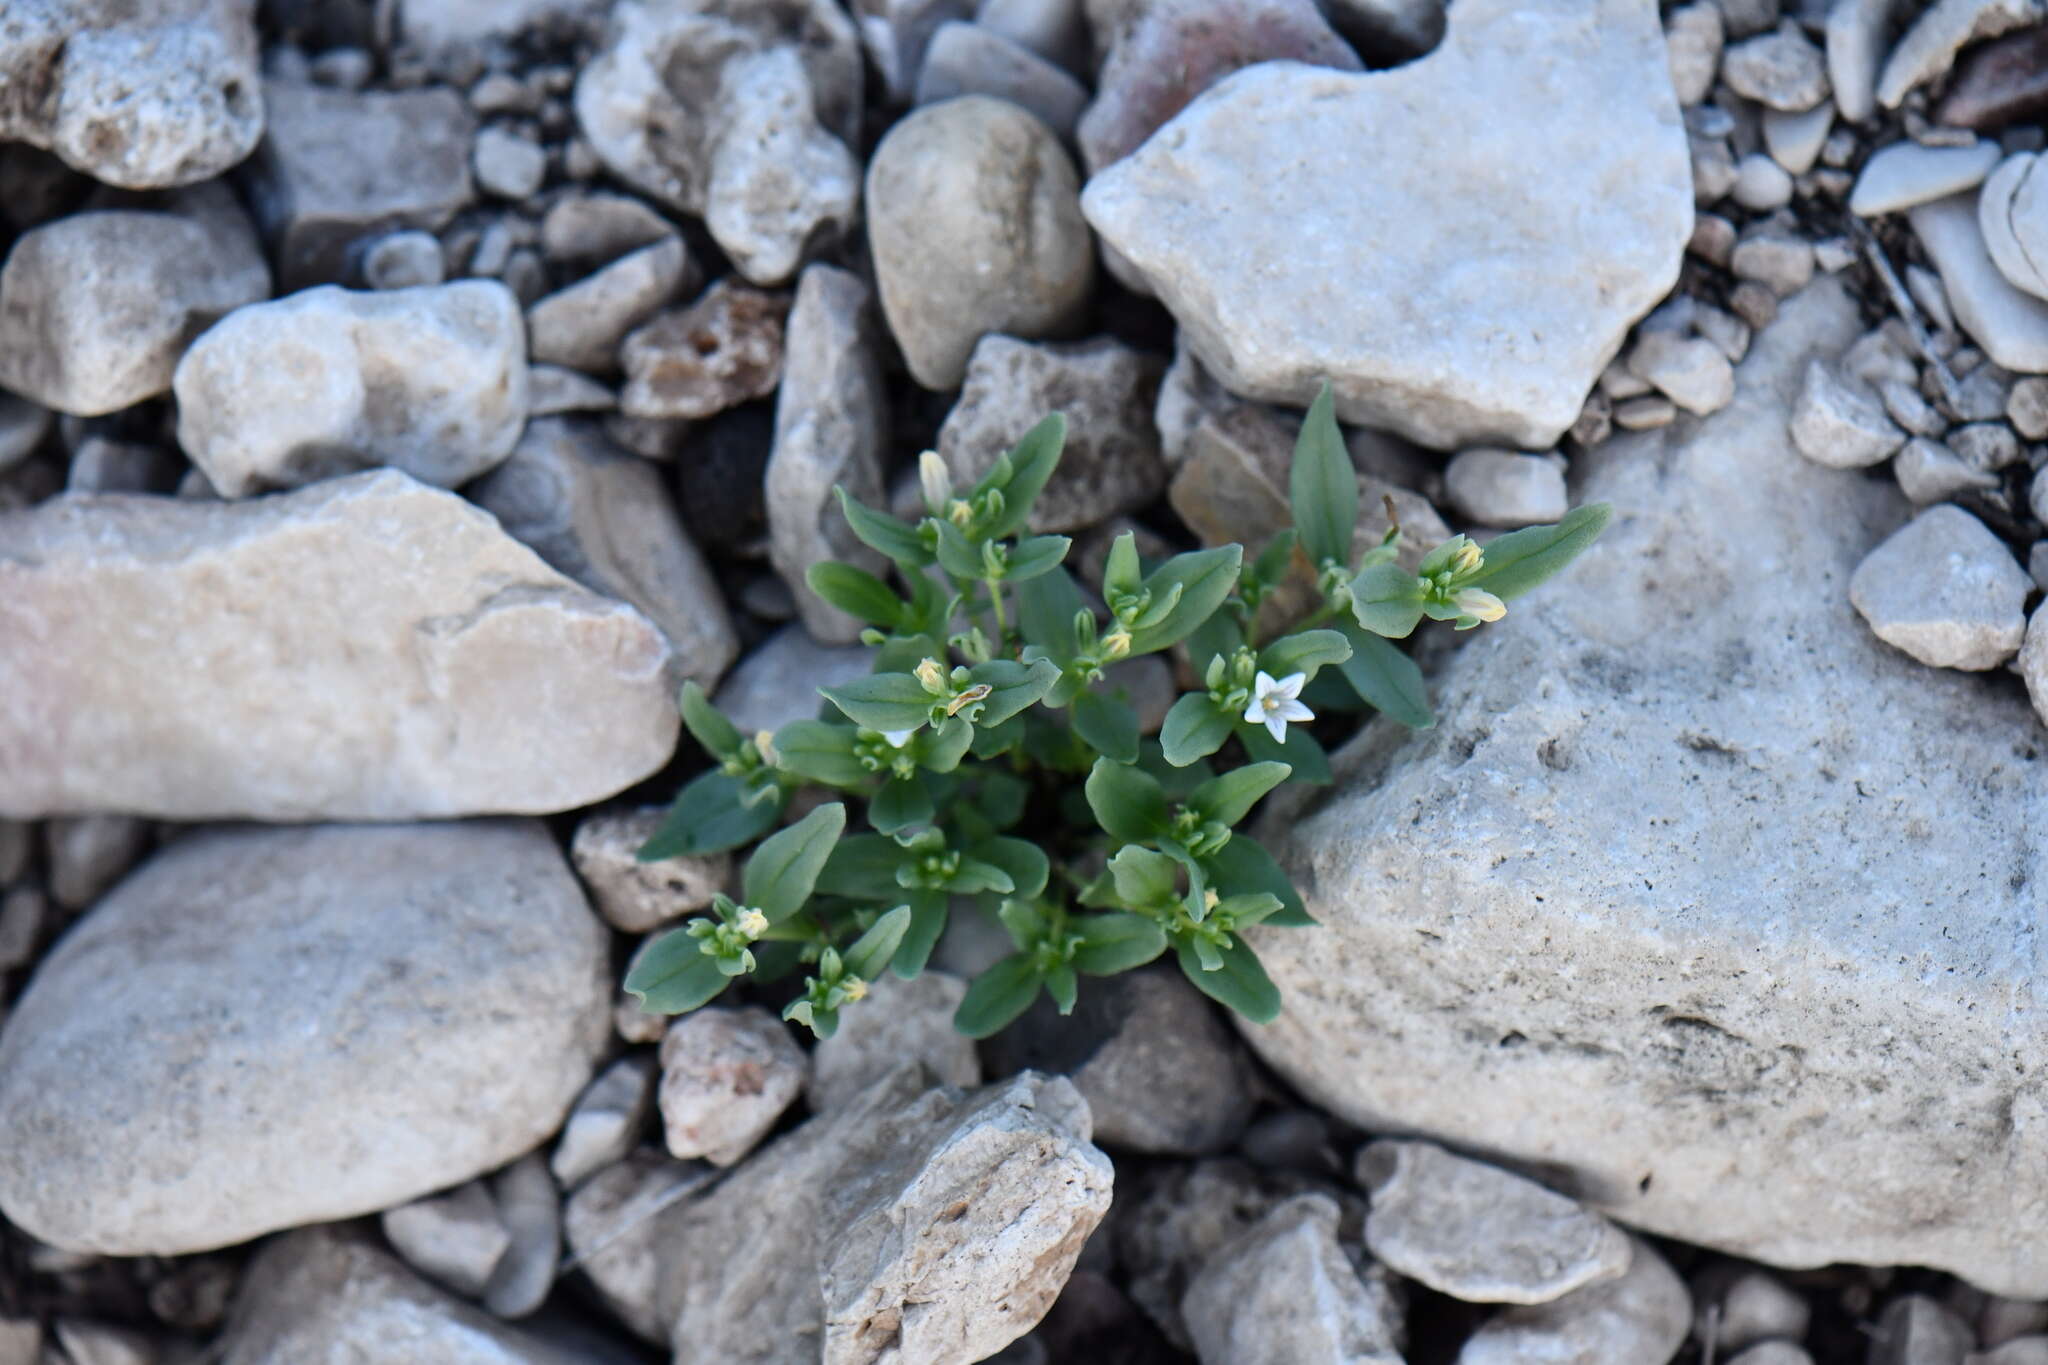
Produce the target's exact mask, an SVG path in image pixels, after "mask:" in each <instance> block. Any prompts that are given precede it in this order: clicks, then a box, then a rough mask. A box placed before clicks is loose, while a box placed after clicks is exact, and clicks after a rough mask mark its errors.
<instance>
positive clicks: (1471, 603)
mask: <svg viewBox="0 0 2048 1365" xmlns="http://www.w3.org/2000/svg"><path fill="white" fill-rule="evenodd" d="M1451 605H1452V606H1454V607H1456V608H1457V609H1458V610H1459V611H1462V612H1464V613H1465V614H1466V615H1467V616H1475V617H1477V618H1478V619H1480V620H1481V621H1498V620H1500V618H1501V617H1503V616H1506V615H1507V614H1508V604H1507V603H1505V602H1503V601H1501V600H1500V599H1499V598H1498V597H1495V596H1494V595H1493V594H1492V593H1490V592H1488V591H1486V590H1485V589H1484V588H1463V589H1460V590H1459V591H1458V592H1457V593H1456V594H1455V595H1453V596H1452V598H1451Z"/></svg>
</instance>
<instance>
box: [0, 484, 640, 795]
mask: <svg viewBox="0 0 2048 1365" xmlns="http://www.w3.org/2000/svg"><path fill="white" fill-rule="evenodd" d="M0 638H4V639H7V640H9V641H12V642H26V643H25V644H20V645H17V646H16V647H12V648H9V649H6V650H0V815H6V816H11V817H14V818H39V817H41V816H45V815H53V814H72V813H85V812H92V811H125V812H129V813H133V814H145V815H155V816H159V817H163V818H167V819H181V820H193V819H208V818H237V817H239V818H254V819H264V820H309V819H355V820H395V819H408V818H414V817H418V816H453V815H465V814H479V813H487V812H523V813H524V812H545V811H557V810H568V809H573V808H575V807H578V806H583V805H588V804H590V803H591V802H594V801H600V800H603V799H604V798H605V797H607V796H610V795H612V794H613V793H615V792H617V791H619V790H621V789H622V788H624V787H626V786H629V785H630V784H632V783H634V782H636V781H638V780H640V779H641V778H643V777H645V776H647V775H648V774H650V773H652V772H653V771H655V770H656V769H658V768H659V767H661V765H662V764H663V763H665V762H666V761H667V760H668V756H669V754H670V753H671V752H672V751H673V749H674V746H675V738H676V733H677V729H678V721H677V718H676V715H675V709H674V703H673V701H672V698H671V696H670V693H669V688H668V684H667V666H668V660H669V650H668V646H667V643H666V642H665V641H664V640H663V639H662V638H661V634H660V632H659V631H657V630H656V629H655V628H654V627H653V625H652V624H650V623H649V622H648V620H647V619H646V618H645V617H643V616H642V615H641V614H640V613H639V612H637V611H635V610H634V609H633V608H631V607H628V606H626V605H624V604H623V603H619V602H613V601H610V600H608V599H605V598H601V597H598V596H597V595H595V594H594V593H591V592H590V591H589V590H587V589H585V588H583V587H580V586H578V585H577V584H575V583H572V582H570V581H569V580H568V579H566V578H563V577H562V576H561V575H560V574H558V573H556V572H555V571H554V570H552V569H550V568H548V567H547V565H546V564H544V563H543V562H542V561H541V560H540V558H539V557H538V556H537V555H535V554H534V553H533V552H532V551H531V550H528V549H527V548H526V547H525V546H523V545H520V544H519V543H518V542H517V541H514V540H513V539H511V538H510V537H509V536H507V535H505V534H504V533H503V532H502V531H501V530H499V528H498V526H497V524H496V523H495V522H494V521H492V520H491V518H490V517H489V516H488V515H487V514H485V513H483V512H480V511H478V510H477V509H475V508H474V507H472V506H470V505H469V504H468V503H466V502H464V501H462V500H461V499H460V498H457V497H456V496H454V495H453V494H451V493H445V492H442V491H440V490H438V489H430V488H427V487H425V486H423V485H421V484H419V483H418V482H416V481H415V480H413V479H411V478H409V477H407V476H406V475H404V474H400V473H397V472H395V471H376V472H370V473H364V474H359V475H354V476H351V477H348V478H342V479H334V480H330V481H328V482H325V483H321V484H316V485H314V486H313V487H311V488H307V489H303V490H301V491H299V492H297V493H292V494H288V495H285V496H281V497H274V498H264V499H261V500H258V501H254V502H244V503H205V502H188V501H183V500H174V499H169V498H155V497H142V496H131V495H120V494H110V495H87V496H80V495H67V496H64V497H61V498H57V499H54V500H52V501H50V502H47V503H44V504H41V505H39V506H37V507H35V508H32V509H29V510H27V511H23V512H14V513H4V514H0Z"/></svg>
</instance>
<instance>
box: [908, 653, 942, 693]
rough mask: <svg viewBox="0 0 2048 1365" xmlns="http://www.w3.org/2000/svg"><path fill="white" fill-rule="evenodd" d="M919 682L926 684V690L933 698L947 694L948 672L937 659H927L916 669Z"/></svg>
mask: <svg viewBox="0 0 2048 1365" xmlns="http://www.w3.org/2000/svg"><path fill="white" fill-rule="evenodd" d="M915 671H916V673H917V680H918V681H919V682H921V683H923V684H924V690H925V691H927V692H929V693H931V694H932V695H933V696H944V695H945V693H946V690H947V688H946V670H945V669H944V668H943V667H942V666H941V665H940V664H939V661H938V660H937V659H926V660H925V661H924V662H923V663H921V664H919V665H918V666H917V668H916V670H915Z"/></svg>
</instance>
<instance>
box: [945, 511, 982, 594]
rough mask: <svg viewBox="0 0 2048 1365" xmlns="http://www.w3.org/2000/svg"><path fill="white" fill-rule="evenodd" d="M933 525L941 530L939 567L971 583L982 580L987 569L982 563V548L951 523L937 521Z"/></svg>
mask: <svg viewBox="0 0 2048 1365" xmlns="http://www.w3.org/2000/svg"><path fill="white" fill-rule="evenodd" d="M933 525H935V526H937V527H938V528H939V567H940V568H942V569H944V570H945V571H946V572H947V573H949V574H951V575H953V577H955V578H961V579H966V580H967V581H969V582H972V581H974V580H975V579H978V578H980V577H981V576H982V573H983V571H984V570H985V569H986V567H987V566H986V565H984V564H983V563H982V562H981V546H980V545H978V544H976V543H975V542H973V541H971V540H969V539H968V538H967V535H966V533H965V532H964V531H962V530H961V529H960V528H959V527H957V526H955V525H954V524H953V523H952V522H950V521H936V522H934V523H933Z"/></svg>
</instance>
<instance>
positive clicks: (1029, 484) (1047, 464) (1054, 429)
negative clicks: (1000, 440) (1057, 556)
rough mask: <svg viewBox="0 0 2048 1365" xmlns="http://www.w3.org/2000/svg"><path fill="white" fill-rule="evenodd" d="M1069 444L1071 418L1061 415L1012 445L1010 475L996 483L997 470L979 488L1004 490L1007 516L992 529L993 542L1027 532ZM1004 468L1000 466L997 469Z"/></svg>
mask: <svg viewBox="0 0 2048 1365" xmlns="http://www.w3.org/2000/svg"><path fill="white" fill-rule="evenodd" d="M1066 443H1067V419H1066V418H1065V417H1064V416H1062V415H1061V414H1059V413H1057V412H1056V413H1053V414H1052V415H1051V416H1050V417H1047V418H1045V419H1044V420H1042V421H1040V422H1039V424H1038V425H1037V426H1035V427H1033V428H1031V430H1029V431H1027V432H1025V433H1024V439H1023V440H1021V441H1019V442H1017V444H1016V445H1014V446H1012V447H1011V448H1010V450H1009V453H1008V456H1007V458H1008V461H1009V466H1010V474H1009V477H1008V478H1007V479H1002V480H1000V481H999V482H997V481H995V479H996V471H995V470H991V471H990V473H989V476H988V477H986V478H984V479H982V481H981V482H980V483H978V484H976V485H975V489H974V491H975V492H976V493H977V494H979V493H983V492H986V491H987V490H988V489H989V488H991V487H998V488H1001V489H1002V490H1003V515H1002V517H1001V518H1000V519H998V520H997V521H996V523H995V524H994V525H993V526H991V527H989V529H988V538H989V539H990V540H1007V539H1008V538H1009V537H1011V536H1014V535H1016V534H1017V533H1018V532H1019V531H1021V530H1023V529H1024V524H1025V523H1026V522H1027V521H1029V520H1030V519H1031V505H1032V504H1033V503H1035V502H1037V501H1038V495H1039V494H1040V493H1041V492H1043V491H1044V490H1045V483H1046V480H1047V479H1050V478H1051V477H1052V472H1053V470H1055V469H1057V468H1059V463H1060V451H1061V449H1062V448H1063V447H1064V446H1065V445H1066ZM1001 467H1002V466H1001V465H1000V464H998V465H997V469H1000V468H1001Z"/></svg>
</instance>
